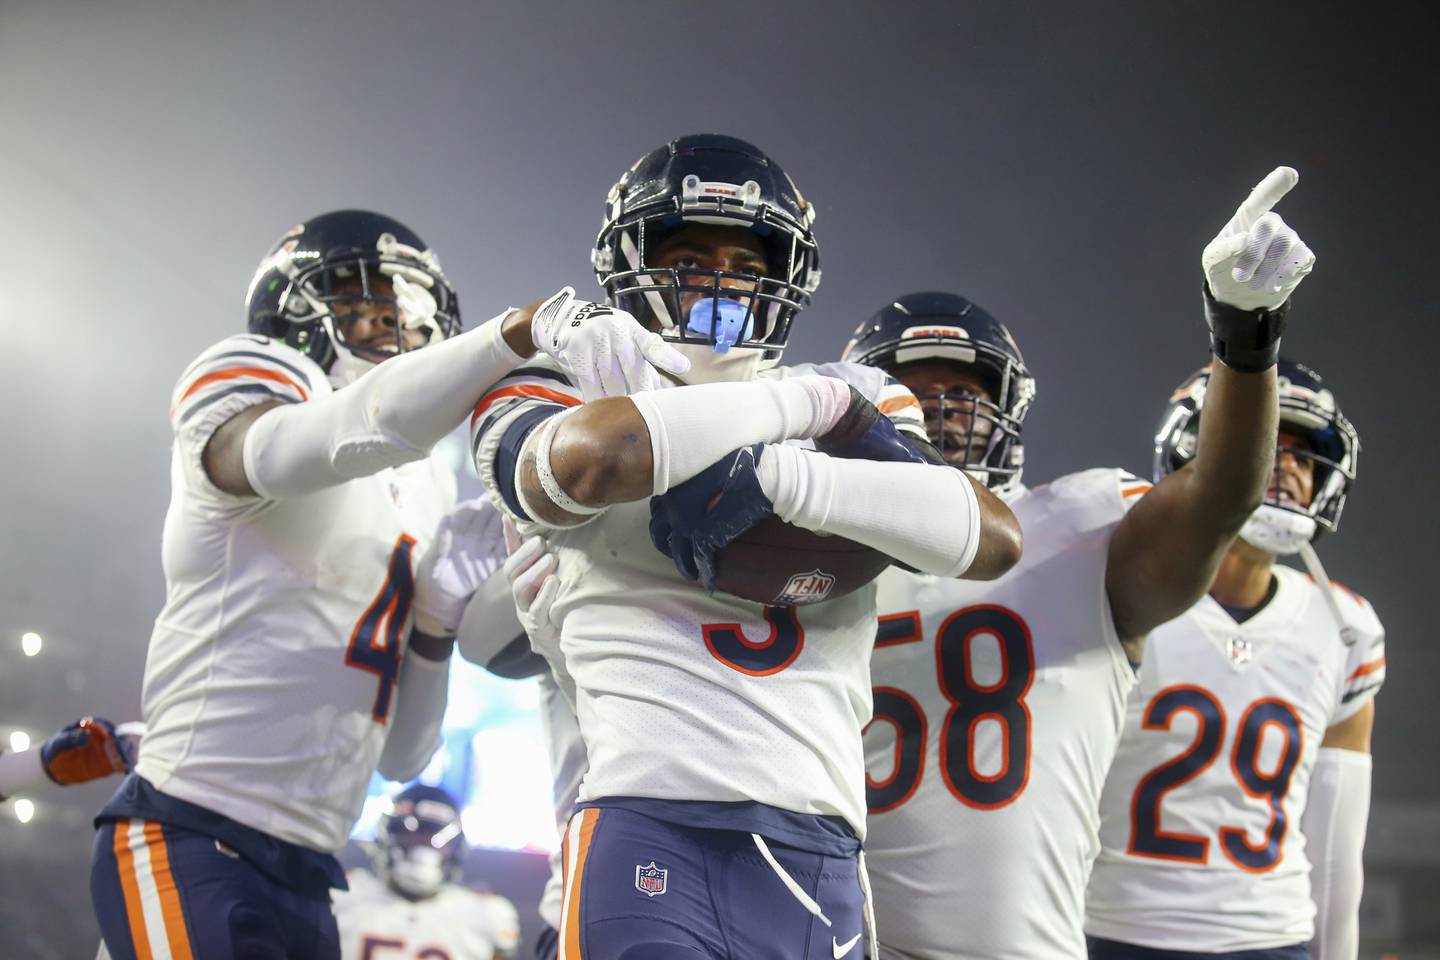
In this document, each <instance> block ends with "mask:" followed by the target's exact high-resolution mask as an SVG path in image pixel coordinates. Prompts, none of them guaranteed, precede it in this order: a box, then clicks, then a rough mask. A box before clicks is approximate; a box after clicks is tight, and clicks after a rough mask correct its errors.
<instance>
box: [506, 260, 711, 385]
mask: <svg viewBox="0 0 1440 960" xmlns="http://www.w3.org/2000/svg"><path fill="white" fill-rule="evenodd" d="M530 336H531V338H532V339H533V340H534V341H535V346H536V347H538V348H540V350H542V351H543V352H545V353H547V354H549V355H550V356H552V357H554V358H555V361H556V362H557V363H559V364H560V366H561V368H563V369H564V370H565V371H566V372H567V373H569V374H571V375H573V376H574V377H575V378H576V380H578V381H579V383H580V395H581V397H582V398H583V399H584V400H586V401H587V402H588V401H590V400H596V399H599V398H600V397H623V396H626V395H628V394H631V393H639V392H640V391H642V390H654V389H657V388H658V387H660V386H661V384H662V383H663V382H664V381H663V380H662V378H661V376H660V374H659V373H657V372H656V370H655V368H656V367H658V368H659V369H661V370H664V371H667V372H669V373H673V374H677V375H678V374H682V373H684V372H685V371H687V370H689V369H690V361H689V359H688V358H686V357H685V356H684V355H683V354H682V353H680V351H678V350H676V349H675V348H674V347H672V346H671V345H670V344H668V343H666V342H665V341H664V340H663V339H661V337H660V335H659V334H658V333H654V332H652V331H650V330H646V329H645V328H644V327H642V326H641V325H640V323H639V322H638V321H637V320H636V319H635V318H634V317H632V316H631V315H630V314H628V313H626V312H625V311H624V310H617V309H615V308H614V307H610V306H606V305H605V304H603V303H591V302H590V301H588V300H577V299H576V298H575V288H574V287H566V288H564V289H563V290H561V291H560V292H559V293H557V294H555V296H553V297H551V298H550V299H549V300H546V301H545V302H544V303H542V304H541V305H540V307H539V309H537V310H536V311H535V319H534V320H533V321H532V322H531V324H530Z"/></svg>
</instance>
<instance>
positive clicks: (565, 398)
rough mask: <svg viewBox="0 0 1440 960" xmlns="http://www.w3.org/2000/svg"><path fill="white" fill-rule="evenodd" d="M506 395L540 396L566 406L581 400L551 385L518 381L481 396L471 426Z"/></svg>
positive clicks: (576, 404)
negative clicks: (552, 387) (553, 388)
mask: <svg viewBox="0 0 1440 960" xmlns="http://www.w3.org/2000/svg"><path fill="white" fill-rule="evenodd" d="M506 397H538V398H539V399H541V400H549V401H552V402H554V403H558V404H560V405H561V406H566V407H578V406H580V401H579V400H578V399H576V398H575V397H572V396H570V394H568V393H561V392H560V391H559V390H551V389H550V388H549V387H542V386H540V385H539V384H538V383H517V384H516V385H515V386H513V387H501V388H500V389H499V390H491V391H490V392H489V393H487V394H485V396H483V397H481V398H480V402H479V403H477V404H475V412H474V413H472V414H471V415H470V426H472V427H473V426H475V421H477V420H479V419H480V418H481V417H483V416H484V415H485V411H486V410H488V409H490V406H491V404H493V403H495V401H497V400H503V399H505V398H506Z"/></svg>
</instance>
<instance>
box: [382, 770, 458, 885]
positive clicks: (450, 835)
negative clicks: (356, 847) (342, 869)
mask: <svg viewBox="0 0 1440 960" xmlns="http://www.w3.org/2000/svg"><path fill="white" fill-rule="evenodd" d="M375 848H376V849H375V857H374V861H375V872H376V873H377V874H378V875H379V876H380V878H381V879H382V880H384V881H385V882H386V883H388V884H389V885H390V886H391V887H392V888H394V889H395V890H396V891H397V892H398V893H400V894H402V895H404V896H406V897H408V898H410V899H411V900H423V899H425V898H426V897H433V896H434V895H435V894H437V893H439V892H440V889H441V888H442V887H444V885H445V884H446V883H455V882H458V881H459V879H460V873H461V869H462V867H463V865H464V859H465V833H464V831H463V830H462V829H461V826H460V807H459V805H458V804H457V803H456V802H455V799H454V798H453V797H451V796H450V794H448V793H446V792H445V791H444V790H442V789H440V788H439V787H431V786H427V785H425V784H423V783H416V784H411V785H410V786H408V787H406V788H405V789H404V790H401V791H400V792H399V793H397V794H396V795H395V796H394V797H392V798H391V799H390V804H389V806H388V807H387V808H386V810H385V812H384V813H383V814H381V816H380V824H379V826H378V827H377V828H376V830H375Z"/></svg>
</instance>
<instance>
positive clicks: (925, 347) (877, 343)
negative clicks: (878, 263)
mask: <svg viewBox="0 0 1440 960" xmlns="http://www.w3.org/2000/svg"><path fill="white" fill-rule="evenodd" d="M841 359H843V360H848V361H850V362H851V363H863V364H867V365H869V366H872V367H879V368H880V369H881V370H884V371H885V372H887V373H889V374H890V375H891V376H898V375H899V373H900V370H901V368H902V367H903V366H904V365H905V364H907V363H913V362H916V361H921V360H925V361H932V360H940V361H948V362H951V363H954V364H956V365H957V366H960V367H963V368H965V369H966V370H967V371H969V372H972V373H974V374H975V375H977V376H978V377H979V378H980V380H981V382H982V383H983V384H984V385H985V388H986V390H987V391H989V394H990V396H991V398H993V399H990V400H987V399H985V398H984V397H976V396H973V395H970V394H968V393H967V394H930V395H919V396H918V399H919V400H920V403H921V406H923V407H925V408H926V426H927V429H928V430H929V431H930V434H931V437H930V439H931V441H932V442H933V443H934V444H935V445H936V446H937V447H938V448H939V450H940V453H941V455H942V456H944V457H945V459H946V461H947V462H949V463H951V464H952V465H954V466H957V467H959V468H960V469H962V470H964V471H966V472H967V473H969V474H970V475H971V476H973V477H975V479H976V480H978V481H981V482H983V483H984V484H985V485H986V486H988V487H989V488H990V489H991V490H994V491H995V492H996V493H997V494H1005V493H1008V492H1010V491H1011V490H1013V489H1015V488H1016V487H1018V486H1019V484H1020V477H1021V473H1022V471H1023V469H1024V465H1025V446H1024V443H1023V442H1022V440H1021V435H1020V431H1021V427H1022V426H1023V425H1024V423H1025V415H1026V414H1027V413H1029V411H1030V404H1031V403H1032V402H1034V400H1035V378H1034V377H1033V376H1031V375H1030V371H1029V370H1028V369H1027V368H1026V366H1025V359H1024V358H1023V357H1022V356H1021V355H1020V347H1019V346H1018V345H1017V344H1016V343H1015V338H1014V337H1012V336H1011V335H1010V331H1009V330H1007V329H1005V325H1004V324H1002V323H1001V322H1000V321H999V320H996V319H995V318H994V317H992V316H990V314H988V313H986V312H985V311H984V310H982V309H981V308H980V307H978V306H976V305H975V304H973V303H971V302H970V301H969V300H967V299H965V298H964V297H962V296H958V295H956V294H953V293H935V292H931V293H911V294H907V295H905V296H903V297H901V298H899V299H898V300H896V301H894V302H893V303H891V304H890V305H889V306H887V307H885V308H883V309H882V310H880V311H879V312H878V313H876V314H875V315H874V316H873V317H871V318H870V319H869V320H866V321H865V322H864V323H862V324H860V326H858V327H856V328H855V334H854V336H852V337H851V339H850V342H849V343H848V344H846V346H845V352H844V354H843V356H842V357H841ZM957 414H959V415H961V416H963V417H966V418H968V426H967V428H966V432H965V435H964V437H963V438H955V439H951V440H950V441H949V442H948V443H947V440H946V430H945V429H944V425H945V423H946V422H947V420H948V419H949V418H950V417H953V416H955V415H957ZM982 423H984V424H988V425H989V432H988V436H987V435H986V431H985V428H984V427H979V429H977V427H978V425H979V424H982ZM957 446H959V447H961V448H962V450H963V452H962V453H959V454H957V453H956V452H955V451H956V447H957Z"/></svg>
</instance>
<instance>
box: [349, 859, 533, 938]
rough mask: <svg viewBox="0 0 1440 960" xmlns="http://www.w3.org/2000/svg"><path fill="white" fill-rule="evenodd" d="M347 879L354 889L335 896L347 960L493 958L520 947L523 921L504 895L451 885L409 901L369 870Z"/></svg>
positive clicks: (356, 872) (350, 875)
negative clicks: (430, 894)
mask: <svg viewBox="0 0 1440 960" xmlns="http://www.w3.org/2000/svg"><path fill="white" fill-rule="evenodd" d="M345 876H346V878H347V879H348V880H349V881H350V889H349V890H335V891H333V892H332V894H331V896H332V899H333V901H334V906H335V923H336V925H337V926H339V928H340V956H341V957H342V958H343V960H492V958H495V957H511V956H514V955H515V951H516V950H517V949H518V948H519V946H520V917H519V915H518V914H517V913H516V912H515V907H514V905H513V904H512V903H511V902H510V901H509V900H506V899H505V898H504V897H502V896H498V895H496V894H493V893H480V892H478V891H475V890H471V889H469V888H468V887H462V886H459V885H458V884H453V883H447V884H446V885H445V886H444V887H442V888H441V889H440V892H439V893H437V894H435V896H433V897H428V898H426V899H424V900H408V899H406V898H405V897H403V896H401V895H400V894H398V893H396V892H395V891H394V890H391V889H390V887H389V886H388V885H386V884H385V883H384V882H383V881H381V880H380V879H379V878H378V877H376V876H375V875H374V874H373V873H371V872H370V871H368V870H351V871H349V872H348V873H347V874H346V875H345Z"/></svg>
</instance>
